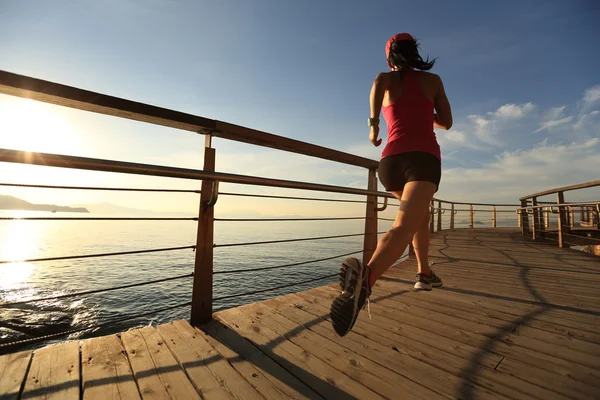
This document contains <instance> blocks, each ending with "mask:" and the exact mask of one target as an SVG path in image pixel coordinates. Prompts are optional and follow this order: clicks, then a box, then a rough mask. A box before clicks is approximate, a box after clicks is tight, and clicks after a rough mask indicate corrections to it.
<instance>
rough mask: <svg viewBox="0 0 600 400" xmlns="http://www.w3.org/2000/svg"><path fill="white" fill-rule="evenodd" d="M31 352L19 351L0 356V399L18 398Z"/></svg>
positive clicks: (11, 399)
mask: <svg viewBox="0 0 600 400" xmlns="http://www.w3.org/2000/svg"><path fill="white" fill-rule="evenodd" d="M32 354H33V352H31V351H21V352H18V353H12V354H5V355H3V356H0V399H2V400H13V399H14V400H16V399H17V398H19V392H20V391H21V387H22V386H23V381H24V380H25V375H26V374H27V368H28V367H29V362H30V361H31V355H32Z"/></svg>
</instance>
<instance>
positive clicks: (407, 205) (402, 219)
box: [330, 181, 437, 336]
mask: <svg viewBox="0 0 600 400" xmlns="http://www.w3.org/2000/svg"><path fill="white" fill-rule="evenodd" d="M436 189H437V186H436V185H435V184H434V183H431V182H427V181H412V182H408V183H407V184H406V185H405V186H404V190H403V192H402V193H401V194H400V192H396V193H394V195H395V196H398V197H400V209H399V210H398V214H397V215H396V220H395V222H394V226H393V227H392V229H390V230H389V231H388V232H387V233H386V234H385V235H383V237H382V238H381V239H379V243H377V248H376V249H375V252H374V253H373V256H372V257H371V260H370V261H369V264H368V265H367V266H363V265H362V264H361V262H360V261H359V260H358V259H356V258H348V259H346V260H344V263H343V264H342V268H341V271H340V286H341V287H342V293H341V294H340V295H339V296H338V297H336V298H335V299H334V300H333V302H332V303H331V312H330V315H331V322H332V324H333V328H334V329H335V331H336V332H337V334H338V335H340V336H344V335H346V334H347V333H348V332H349V331H350V329H352V327H353V326H354V323H355V322H356V318H357V317H358V313H359V312H360V310H361V309H362V308H363V306H364V304H365V301H367V300H368V298H369V296H370V295H371V287H372V285H373V284H374V283H375V281H376V280H377V279H378V278H379V277H380V276H381V275H383V273H384V272H385V271H386V270H387V269H388V268H389V267H390V266H392V264H393V263H394V262H395V261H396V260H398V258H400V256H401V255H402V254H403V253H404V251H405V250H406V247H407V246H408V243H409V242H410V241H411V240H412V238H413V235H414V233H415V232H416V231H417V230H418V229H419V226H420V225H421V224H422V222H423V219H424V218H425V216H426V214H427V213H428V212H429V203H430V202H431V199H432V197H433V194H434V193H435V191H436ZM369 272H370V273H369Z"/></svg>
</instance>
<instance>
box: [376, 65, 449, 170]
mask: <svg viewBox="0 0 600 400" xmlns="http://www.w3.org/2000/svg"><path fill="white" fill-rule="evenodd" d="M403 82H404V88H403V92H402V96H401V97H400V98H399V99H398V100H396V101H395V102H394V103H393V104H391V105H389V106H384V107H383V118H384V119H385V122H386V124H387V127H388V140H387V144H386V146H385V148H384V149H383V152H382V154H381V158H384V157H387V156H392V155H395V154H400V153H406V152H408V151H424V152H427V153H431V154H433V155H434V156H436V157H437V158H439V159H440V160H441V154H440V146H439V144H438V142H437V139H436V137H435V132H434V131H433V103H432V102H431V100H429V99H428V98H427V97H426V96H425V94H423V92H422V91H421V83H420V82H419V73H418V72H416V71H414V70H409V71H406V72H405V73H404V74H403Z"/></svg>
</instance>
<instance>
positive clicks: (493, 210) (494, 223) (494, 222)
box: [492, 206, 496, 228]
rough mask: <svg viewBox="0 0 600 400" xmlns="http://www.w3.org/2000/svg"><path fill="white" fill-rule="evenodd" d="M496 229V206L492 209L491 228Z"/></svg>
mask: <svg viewBox="0 0 600 400" xmlns="http://www.w3.org/2000/svg"><path fill="white" fill-rule="evenodd" d="M495 227H496V206H493V208H492V228H495Z"/></svg>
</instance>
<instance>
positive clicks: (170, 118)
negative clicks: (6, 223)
mask: <svg viewBox="0 0 600 400" xmlns="http://www.w3.org/2000/svg"><path fill="white" fill-rule="evenodd" d="M0 93H4V94H8V95H12V96H18V97H23V98H27V99H32V100H37V101H43V102H46V103H51V104H56V105H60V106H65V107H71V108H75V109H78V110H84V111H90V112H95V113H99V114H104V115H110V116H115V117H121V118H127V119H132V120H135V121H141V122H147V123H151V124H155V125H161V126H167V127H170V128H176V129H183V130H187V131H191V132H197V133H210V132H213V133H216V134H218V136H219V137H222V138H224V139H230V140H235V141H238V142H243V143H248V144H255V145H259V146H263V147H270V148H274V149H278V150H285V151H289V152H293V153H298V154H304V155H308V156H312V157H318V158H321V159H325V160H329V161H335V162H341V163H345V164H350V165H355V166H359V167H365V168H377V166H378V164H379V163H378V162H377V161H375V160H370V159H368V158H364V157H360V156H356V155H353V154H349V153H344V152H341V151H337V150H332V149H329V148H327V147H323V146H317V145H314V144H311V143H306V142H302V141H299V140H294V139H290V138H286V137H283V136H278V135H273V134H271V133H266V132H261V131H257V130H254V129H250V128H245V127H243V126H238V125H234V124H229V123H227V122H221V121H216V120H213V119H208V118H204V117H200V116H196V115H192V114H187V113H182V112H179V111H174V110H169V109H166V108H162V107H156V106H152V105H149V104H144V103H139V102H136V101H131V100H125V99H121V98H118V97H114V96H108V95H105V94H101V93H96V92H92V91H89V90H83V89H79V88H75V87H72V86H67V85H61V84H58V83H54V82H49V81H44V80H41V79H35V78H31V77H28V76H23V75H18V74H13V73H10V72H6V71H0Z"/></svg>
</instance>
